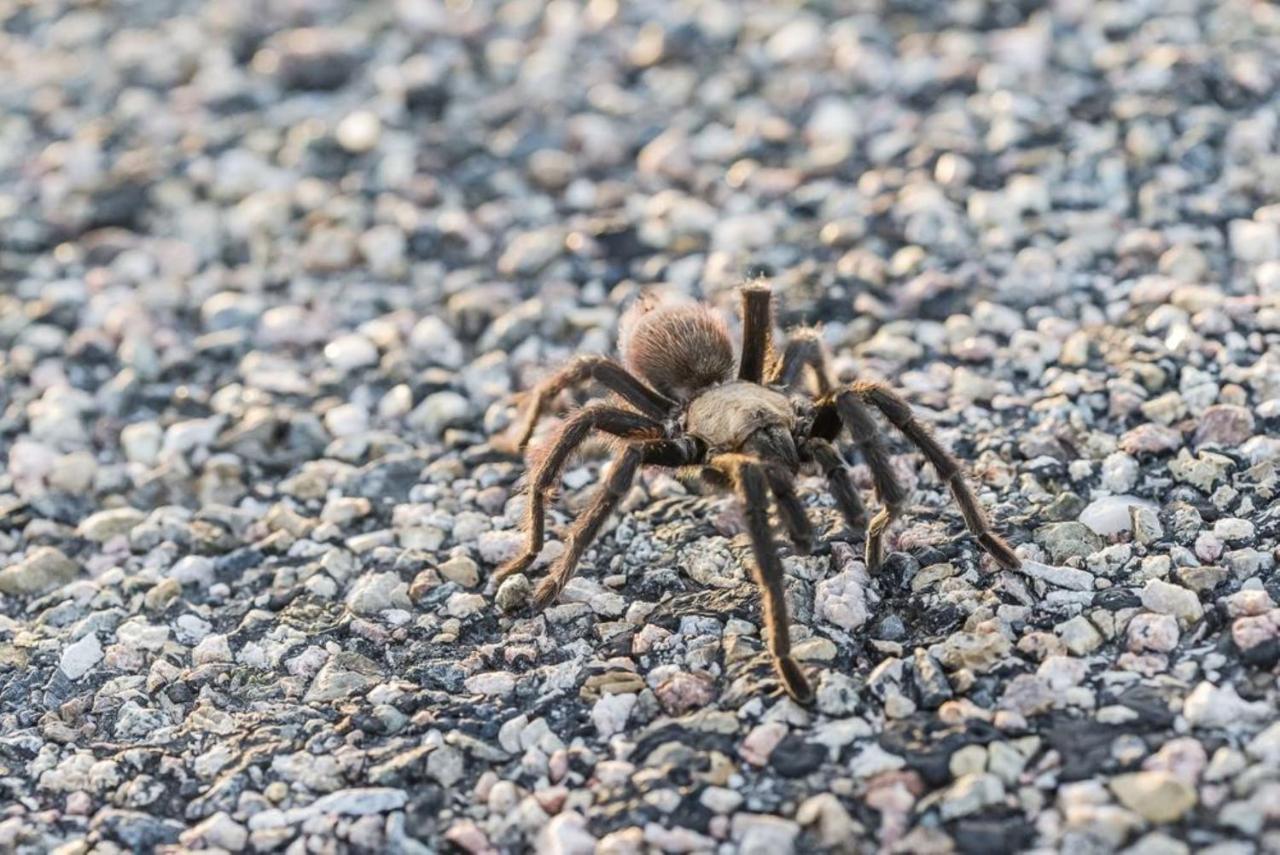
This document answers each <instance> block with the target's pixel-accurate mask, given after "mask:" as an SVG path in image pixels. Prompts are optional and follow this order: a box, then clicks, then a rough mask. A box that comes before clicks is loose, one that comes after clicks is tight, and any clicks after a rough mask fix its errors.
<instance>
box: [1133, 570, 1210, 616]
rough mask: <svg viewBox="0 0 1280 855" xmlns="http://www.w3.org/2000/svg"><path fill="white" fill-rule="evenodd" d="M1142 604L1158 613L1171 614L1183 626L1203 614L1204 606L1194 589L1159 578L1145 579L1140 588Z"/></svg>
mask: <svg viewBox="0 0 1280 855" xmlns="http://www.w3.org/2000/svg"><path fill="white" fill-rule="evenodd" d="M1142 606H1143V608H1145V609H1148V610H1150V611H1153V612H1157V613H1159V614H1164V615H1172V616H1173V617H1175V618H1177V619H1178V623H1179V624H1180V625H1181V626H1184V627H1185V626H1188V625H1190V624H1192V623H1195V622H1196V621H1198V620H1199V619H1200V618H1201V617H1202V616H1203V615H1204V607H1203V606H1202V605H1201V604H1200V598H1199V597H1197V596H1196V594H1195V592H1194V591H1189V590H1187V589H1186V588H1183V587H1181V586H1179V585H1173V584H1170V583H1169V582H1165V581H1163V580H1161V579H1150V580H1148V581H1147V584H1146V586H1144V587H1143V589H1142Z"/></svg>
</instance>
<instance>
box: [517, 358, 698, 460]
mask: <svg viewBox="0 0 1280 855" xmlns="http://www.w3.org/2000/svg"><path fill="white" fill-rule="evenodd" d="M585 380H597V381H599V382H600V383H601V384H603V385H604V386H605V387H606V388H607V389H609V390H610V391H611V392H614V393H615V394H617V395H618V396H619V397H620V398H622V399H623V400H624V401H626V402H627V403H628V404H630V405H631V406H633V407H635V408H636V409H637V410H638V411H639V412H641V413H643V414H644V415H646V416H648V417H649V418H651V419H658V420H661V419H663V418H665V417H666V415H667V414H668V413H670V412H671V410H672V409H673V408H674V407H675V406H676V402H675V401H672V400H671V399H670V398H668V397H667V396H665V395H663V394H660V393H659V392H656V391H654V390H653V389H651V388H649V386H648V385H646V384H645V383H644V381H642V380H640V379H639V378H638V377H636V376H635V375H634V374H632V373H630V372H629V371H627V369H625V368H623V367H622V366H621V365H619V364H618V363H617V362H615V361H614V360H612V359H609V358H608V357H604V356H580V357H578V358H577V359H575V360H574V361H573V362H571V363H569V364H568V365H566V366H565V367H564V368H561V369H560V370H559V371H557V372H556V373H555V374H553V375H551V376H550V377H548V378H547V379H545V380H543V381H542V382H541V383H539V384H538V385H537V386H535V387H534V389H533V392H532V398H533V400H532V401H531V402H530V404H529V408H528V409H527V410H526V411H525V414H524V416H523V417H522V418H521V419H520V421H519V422H517V423H516V424H515V425H513V426H512V431H511V433H510V435H509V436H510V439H509V444H510V445H511V447H512V449H513V450H516V451H523V450H524V449H525V447H526V446H527V445H528V444H529V438H530V437H532V436H533V431H534V429H535V428H536V427H537V426H538V419H539V418H540V417H541V416H542V414H543V412H544V411H545V410H546V408H547V405H548V404H550V403H551V401H552V400H554V399H555V397H556V395H559V394H560V393H561V392H563V391H564V390H565V389H567V388H569V387H570V386H571V385H573V384H575V383H581V382H583V381H585Z"/></svg>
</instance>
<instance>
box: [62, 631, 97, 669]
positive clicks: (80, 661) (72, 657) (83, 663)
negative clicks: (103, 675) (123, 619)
mask: <svg viewBox="0 0 1280 855" xmlns="http://www.w3.org/2000/svg"><path fill="white" fill-rule="evenodd" d="M101 661H102V644H101V643H100V642H99V641H98V637H97V636H96V635H95V634H93V633H89V634H88V635H86V636H84V637H83V638H81V639H80V640H79V641H77V642H75V643H74V644H69V645H67V647H66V649H65V650H63V651H62V659H61V660H60V661H59V663H58V667H59V668H61V669H62V673H63V674H65V675H66V676H67V679H69V680H79V679H80V678H81V677H83V676H84V675H85V674H87V673H89V671H90V670H92V669H93V666H95V665H97V664H98V663H99V662H101Z"/></svg>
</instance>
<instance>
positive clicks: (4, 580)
mask: <svg viewBox="0 0 1280 855" xmlns="http://www.w3.org/2000/svg"><path fill="white" fill-rule="evenodd" d="M79 575H80V568H79V566H77V565H76V563H75V562H74V561H72V560H71V559H70V558H68V557H67V556H66V555H64V554H63V553H62V551H61V550H59V549H58V548H57V547H53V546H38V547H36V548H35V549H33V550H31V552H30V553H28V554H27V556H26V557H25V558H23V559H22V560H21V561H19V562H18V563H16V564H13V565H10V566H9V567H5V568H4V569H3V570H0V593H4V594H8V595H9V596H13V597H23V596H30V595H32V594H39V593H43V592H44V591H47V590H48V589H50V588H55V587H58V586H59V585H65V584H66V583H68V582H71V581H73V580H74V579H76V578H77V577H78V576H79Z"/></svg>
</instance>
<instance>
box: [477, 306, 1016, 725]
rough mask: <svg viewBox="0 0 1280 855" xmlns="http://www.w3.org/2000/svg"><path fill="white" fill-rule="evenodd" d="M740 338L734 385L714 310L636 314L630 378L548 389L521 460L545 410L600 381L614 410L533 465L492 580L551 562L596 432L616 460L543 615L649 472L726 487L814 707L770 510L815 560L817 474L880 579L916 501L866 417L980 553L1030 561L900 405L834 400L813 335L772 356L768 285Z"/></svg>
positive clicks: (570, 422)
mask: <svg viewBox="0 0 1280 855" xmlns="http://www.w3.org/2000/svg"><path fill="white" fill-rule="evenodd" d="M742 326H743V330H742V353H741V356H740V357H739V359H738V360H737V366H736V367H737V371H736V374H735V371H734V368H735V364H734V363H735V360H734V358H733V347H732V344H731V342H730V338H729V332H728V329H727V327H726V326H725V323H724V320H723V319H722V318H721V317H720V316H719V315H717V314H716V313H715V311H714V310H712V309H711V308H710V307H708V306H705V305H700V304H695V305H675V306H672V305H663V304H655V303H651V302H642V303H640V304H639V305H638V306H637V307H636V308H634V309H633V310H632V311H630V312H629V313H628V314H627V316H626V318H624V321H623V325H622V334H621V336H620V344H621V349H622V354H623V359H624V361H625V364H626V368H624V367H623V366H622V365H620V364H618V363H617V362H616V361H614V360H612V359H608V358H606V357H601V356H585V357H580V358H579V359H577V360H575V361H574V362H572V363H571V364H570V365H568V366H566V367H565V368H563V369H561V370H560V371H558V372H556V373H555V374H554V375H552V376H551V377H549V378H548V379H547V380H545V381H543V382H542V383H541V384H539V385H538V387H537V388H536V389H535V390H534V391H533V395H532V398H533V400H532V403H531V404H530V406H529V408H528V410H527V412H526V413H525V415H524V418H523V419H522V420H521V422H520V423H519V424H518V425H517V426H516V428H515V444H516V446H517V447H519V448H520V449H523V448H524V447H525V446H526V445H527V444H528V441H529V437H530V436H532V434H533V430H534V428H535V427H536V426H537V423H538V418H539V417H540V416H541V415H542V412H543V410H544V409H545V407H546V406H547V404H548V403H549V402H550V401H551V400H552V399H553V398H554V397H555V396H556V395H557V394H559V393H560V392H561V391H562V390H564V389H565V388H567V387H568V386H570V385H571V384H574V383H578V382H581V381H584V380H588V379H594V380H596V381H598V382H600V383H601V384H602V385H604V386H605V387H607V388H608V389H610V390H611V391H612V392H613V393H614V395H615V396H616V398H617V400H616V401H613V402H610V403H607V404H606V403H592V404H588V405H587V406H585V407H583V408H582V409H580V410H578V411H577V412H575V413H574V414H573V415H571V416H570V417H569V418H568V419H566V420H565V422H564V424H563V425H562V426H561V427H560V430H559V433H558V434H557V435H556V436H555V438H554V439H553V440H552V442H551V443H550V444H549V445H548V446H547V450H546V452H545V454H542V455H539V457H538V458H537V460H536V461H534V462H532V464H531V470H532V471H531V474H530V477H529V505H528V512H527V513H528V516H527V519H526V531H527V535H528V540H527V543H526V544H525V548H524V550H523V551H522V552H521V554H520V555H519V556H518V557H516V558H514V559H513V560H511V561H509V562H508V563H506V564H504V565H503V566H502V567H500V568H498V571H497V573H496V574H495V576H496V578H498V579H502V578H504V577H506V576H509V575H511V574H513V573H519V572H522V571H524V570H526V569H528V567H529V565H531V564H532V563H533V561H534V559H535V558H536V557H537V555H538V553H539V552H540V551H541V549H542V543H543V535H544V529H545V522H546V501H547V498H548V496H549V495H550V494H551V491H552V490H553V489H554V487H555V485H556V483H557V481H558V480H559V477H560V473H561V471H562V470H563V469H564V466H565V463H566V462H567V461H568V459H569V456H570V455H571V454H572V453H573V451H574V450H575V449H576V448H577V447H578V446H579V445H581V444H582V442H583V441H584V440H585V439H586V438H587V437H588V436H589V435H591V434H592V433H593V432H597V431H599V432H602V433H605V434H609V435H611V436H613V437H616V438H617V440H618V441H619V446H620V447H619V451H618V452H617V456H616V458H615V460H614V463H613V467H612V470H611V471H610V473H609V475H608V478H607V479H606V480H605V483H604V484H603V486H602V487H601V489H600V491H599V493H598V494H597V495H596V497H595V499H594V500H593V501H592V503H591V505H590V507H588V508H587V510H586V511H585V512H584V513H583V514H582V516H581V517H579V518H578V520H577V522H575V523H574V525H573V528H572V529H571V530H570V531H569V534H568V537H567V538H566V543H565V550H564V552H563V553H562V554H561V555H560V557H559V558H558V559H556V562H555V564H554V565H553V566H552V568H551V572H550V573H549V574H548V576H547V577H546V578H545V579H544V580H543V581H542V583H541V584H539V586H538V588H537V589H536V590H535V591H534V594H533V603H532V605H533V606H534V607H535V608H538V609H541V608H545V607H546V606H547V605H548V604H549V603H551V602H552V601H553V600H554V599H555V598H556V597H557V596H558V595H559V593H560V592H561V591H562V590H563V589H564V586H565V585H566V584H567V583H568V581H569V579H571V578H572V577H573V572H574V570H575V568H576V567H577V565H578V561H579V560H580V559H581V558H582V555H583V553H584V552H585V551H586V548H587V546H588V545H589V544H590V543H591V541H592V539H593V538H594V537H595V536H596V534H597V533H598V532H599V531H600V527H601V526H602V525H603V524H604V522H605V520H606V519H607V518H608V516H609V514H610V513H611V512H612V511H613V510H614V508H615V507H616V506H617V504H618V502H619V501H621V499H622V498H623V496H625V495H626V493H627V491H628V490H629V489H630V488H631V482H632V480H633V479H634V478H635V474H636V472H637V470H639V468H640V467H641V466H644V465H656V466H668V467H681V468H689V469H695V470H697V471H698V472H700V473H701V474H703V475H706V476H709V477H708V480H712V481H714V482H716V483H719V484H723V485H728V486H731V487H732V488H733V490H734V492H736V493H737V495H738V497H739V499H740V500H741V503H742V506H743V514H744V517H745V519H746V524H747V532H748V534H749V535H750V538H751V546H752V553H753V555H754V557H755V565H754V567H753V568H752V570H753V573H754V575H755V578H756V582H757V583H758V584H759V586H760V591H761V595H762V599H763V612H764V617H765V623H766V624H767V629H768V642H769V650H770V653H771V654H772V656H773V660H774V665H775V667H776V669H777V672H778V675H779V677H780V678H781V680H782V683H783V686H784V687H785V688H786V691H787V693H788V694H790V695H791V696H792V697H793V698H795V699H796V700H797V701H801V702H807V701H809V700H810V699H811V698H812V696H813V692H812V690H811V689H810V687H809V681H808V680H807V679H806V678H805V676H804V673H803V672H802V671H801V669H800V666H799V665H798V664H797V663H796V661H795V659H794V658H793V657H792V655H791V639H790V630H789V624H788V618H787V606H786V600H785V598H784V591H783V570H782V561H781V559H780V557H779V555H778V549H777V546H776V544H775V542H774V537H773V530H772V527H771V525H770V522H769V504H770V503H769V499H770V496H772V498H773V503H774V504H775V505H776V506H777V509H778V516H779V517H780V519H781V520H782V524H783V525H784V526H785V528H786V529H787V534H788V535H789V537H790V539H791V541H792V543H793V544H794V545H795V547H796V549H797V550H798V551H801V552H807V551H808V549H809V547H810V545H811V542H812V539H813V532H812V528H811V525H810V522H809V518H808V516H807V514H806V513H805V510H804V506H803V505H802V504H801V502H800V500H799V498H798V497H797V496H796V492H795V483H794V480H795V476H796V474H797V473H798V472H799V471H800V469H801V467H802V466H806V465H814V466H816V467H817V468H818V469H819V470H820V471H821V472H822V473H823V474H824V475H825V476H826V478H827V483H828V484H829V486H830V488H831V492H832V494H833V495H834V496H835V500H836V505H837V507H838V508H839V510H840V513H841V514H842V515H843V516H844V518H845V521H846V522H847V523H848V525H849V526H850V527H852V528H854V529H862V528H864V527H865V528H866V532H867V546H866V561H867V569H868V570H869V571H871V572H875V571H876V570H877V569H879V567H880V563H881V559H882V557H883V551H884V534H885V529H886V528H888V526H889V523H890V522H892V520H893V518H894V516H895V515H896V514H897V513H898V512H899V511H900V510H901V508H902V505H903V503H904V502H905V500H906V498H907V496H906V490H905V489H904V488H903V487H902V485H901V484H900V483H899V481H898V479H897V476H896V475H895V474H894V471H893V465H892V461H891V459H890V455H889V450H888V448H887V446H886V445H885V444H884V440H883V438H882V437H881V436H880V431H879V429H878V428H877V426H876V423H875V420H874V418H873V417H872V414H871V413H872V410H877V411H879V412H880V413H881V414H882V415H883V416H884V417H885V418H886V419H887V420H888V421H889V422H890V424H892V425H893V426H894V427H896V428H897V429H898V430H900V431H901V432H902V433H903V434H904V435H906V437H907V438H908V439H910V440H911V441H912V442H913V443H915V445H916V447H917V448H919V449H920V451H921V452H922V453H923V454H924V456H925V457H926V458H927V459H928V460H929V462H930V463H931V464H932V465H933V468H934V469H935V470H936V471H937V473H938V477H939V478H941V479H942V480H943V481H944V482H946V484H947V485H948V486H949V487H950V488H951V493H952V495H953V496H954V497H955V499H956V502H957V503H958V504H959V505H960V510H961V512H962V513H963V514H964V519H965V523H966V524H967V525H968V527H969V529H970V531H972V532H973V533H974V534H975V535H976V537H977V540H978V543H979V544H980V545H981V546H982V547H983V548H984V549H985V550H986V551H987V552H989V553H990V554H991V556H992V557H993V558H994V559H995V560H996V561H997V562H998V563H999V564H1000V565H1001V566H1004V567H1009V568H1015V567H1018V566H1019V565H1020V561H1019V560H1018V557H1017V556H1016V555H1015V554H1014V552H1013V550H1012V549H1010V548H1009V545H1008V544H1007V543H1005V542H1004V541H1003V540H1002V539H1001V538H1000V536H999V535H997V534H996V533H995V532H993V531H992V530H991V527H990V525H989V524H988V522H987V518H986V515H985V514H984V513H983V512H982V507H981V505H979V504H978V501H977V499H976V498H975V497H974V495H973V491H972V490H971V489H970V487H969V485H968V483H967V482H966V481H965V479H964V475H963V474H962V472H961V470H960V465H959V464H958V463H957V462H956V460H955V458H953V457H952V456H951V455H950V454H948V453H947V451H946V450H945V449H943V448H942V446H941V445H939V444H938V442H937V440H935V439H934V438H933V436H932V434H930V432H929V431H928V429H927V428H926V427H925V426H924V425H923V424H921V423H920V422H919V421H917V420H916V418H915V416H914V415H913V414H912V412H911V407H910V406H909V405H908V404H907V403H906V402H905V401H904V400H903V399H902V398H901V397H900V396H899V395H898V394H897V393H896V392H894V391H893V390H891V389H889V387H887V386H885V385H884V384H882V383H877V382H872V381H857V382H854V383H852V384H850V385H847V386H839V387H836V386H833V385H832V382H831V378H830V374H829V372H828V369H827V360H826V354H825V352H824V351H823V349H822V346H821V343H820V342H819V340H818V338H817V336H816V335H814V334H813V332H812V331H810V330H804V331H801V332H799V333H797V334H793V335H792V337H791V340H790V341H789V342H788V344H787V346H786V348H785V349H784V350H783V352H782V354H781V356H777V355H776V354H775V352H774V349H773V346H772V333H773V317H772V304H771V295H770V292H769V289H768V288H766V287H764V286H761V285H752V286H749V287H746V288H744V289H743V290H742ZM806 368H808V369H810V371H811V372H812V375H813V380H814V383H815V384H816V387H817V397H816V398H814V397H812V396H811V395H809V394H806V393H805V391H804V389H803V385H804V384H803V380H804V373H805V369H806ZM846 429H847V430H848V432H849V435H850V438H851V439H852V441H853V444H854V445H855V446H856V447H857V449H858V450H859V451H860V452H861V454H862V457H863V459H864V460H865V461H866V463H867V466H868V468H869V469H870V470H871V477H872V481H873V482H874V484H875V489H876V497H877V498H878V499H879V501H880V504H881V509H880V511H879V513H877V514H876V515H875V516H874V517H873V518H872V519H871V522H870V523H869V524H868V523H866V515H865V512H864V510H863V507H862V501H861V500H860V499H859V498H858V493H857V491H856V490H855V489H854V486H853V481H852V479H851V478H850V475H849V470H848V467H847V465H846V463H845V460H844V457H843V456H842V455H841V454H840V452H839V451H838V450H837V449H836V447H835V446H834V445H833V444H832V443H833V442H834V440H836V439H837V438H838V437H839V436H840V434H841V432H842V431H844V430H846Z"/></svg>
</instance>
